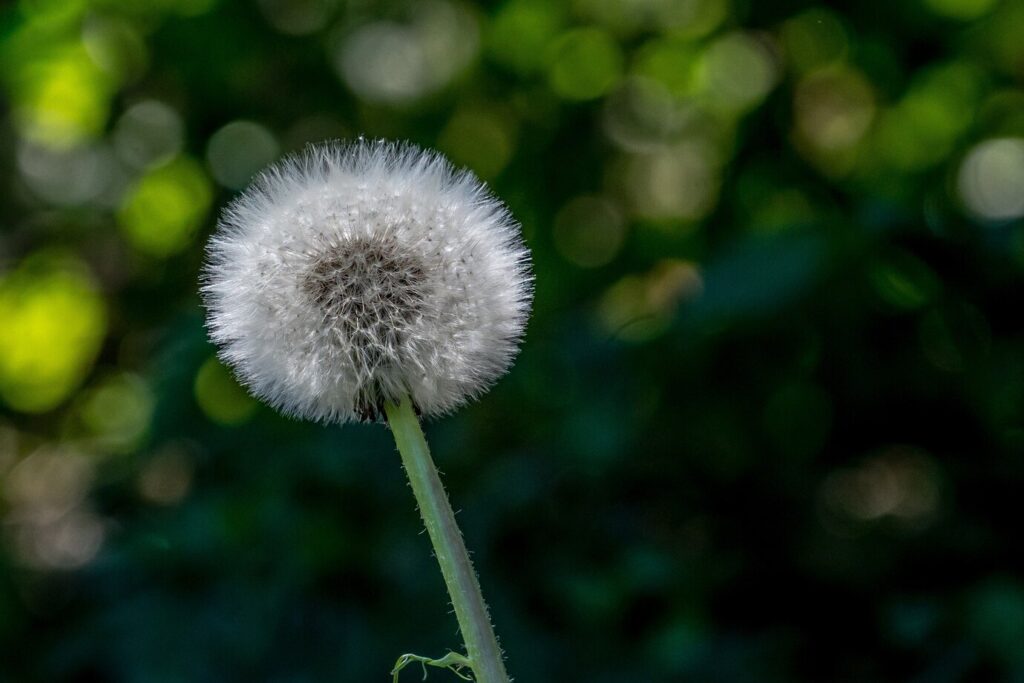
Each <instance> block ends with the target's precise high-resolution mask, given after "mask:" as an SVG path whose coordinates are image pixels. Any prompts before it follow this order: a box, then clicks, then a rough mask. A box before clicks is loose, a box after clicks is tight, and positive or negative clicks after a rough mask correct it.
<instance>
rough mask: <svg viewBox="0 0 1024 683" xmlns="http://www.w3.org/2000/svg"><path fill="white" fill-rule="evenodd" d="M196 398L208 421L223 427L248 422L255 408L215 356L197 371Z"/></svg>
mask: <svg viewBox="0 0 1024 683" xmlns="http://www.w3.org/2000/svg"><path fill="white" fill-rule="evenodd" d="M195 396H196V402H197V403H198V404H199V407H200V408H202V410H203V412H204V413H205V414H206V416H207V417H208V418H210V419H211V420H212V421H214V422H216V423H218V424H221V425H226V426H234V425H239V424H242V423H243V422H245V421H246V420H248V419H249V418H250V417H252V414H253V412H254V411H255V410H256V405H257V404H256V401H255V400H254V399H253V398H252V397H251V396H249V394H248V393H246V391H245V389H243V388H242V387H241V386H240V385H239V384H238V382H237V381H236V380H235V378H234V375H232V374H231V372H229V371H228V369H227V368H226V367H224V366H223V365H222V364H221V362H220V361H219V360H217V357H216V356H212V357H210V358H209V359H208V360H207V361H206V362H205V363H203V365H202V367H200V368H199V373H198V374H197V375H196V382H195Z"/></svg>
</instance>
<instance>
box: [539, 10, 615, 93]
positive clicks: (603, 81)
mask: <svg viewBox="0 0 1024 683" xmlns="http://www.w3.org/2000/svg"><path fill="white" fill-rule="evenodd" d="M621 75H622V52H621V50H620V49H619V45H618V43H616V42H615V40H614V39H613V38H612V37H611V36H610V35H608V33H606V32H605V31H602V30H601V29H598V28H592V27H591V28H579V29H575V30H572V31H569V32H567V33H564V34H562V35H561V36H560V37H559V38H558V40H557V41H556V42H555V43H554V45H553V46H552V48H551V66H550V71H549V74H548V76H549V82H550V83H551V88H552V89H553V90H554V91H555V92H556V93H557V94H558V95H560V96H561V97H564V98H566V99H570V100H590V99H594V98H595V97H600V96H601V95H604V94H605V93H607V92H608V91H609V90H611V89H612V87H614V85H615V83H616V82H618V80H619V78H620V76H621Z"/></svg>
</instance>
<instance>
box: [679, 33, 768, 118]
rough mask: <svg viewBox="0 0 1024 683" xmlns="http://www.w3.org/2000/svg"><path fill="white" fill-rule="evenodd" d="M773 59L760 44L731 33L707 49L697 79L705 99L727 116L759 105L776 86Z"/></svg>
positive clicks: (747, 37) (749, 37)
mask: <svg viewBox="0 0 1024 683" xmlns="http://www.w3.org/2000/svg"><path fill="white" fill-rule="evenodd" d="M777 75H778V74H777V73H776V64H775V57H774V55H772V53H771V52H770V51H769V49H768V47H767V46H766V45H765V44H764V42H762V41H761V40H759V39H757V38H754V37H752V36H750V35H747V34H744V33H731V34H729V35H726V36H723V37H722V38H719V39H718V40H716V41H715V42H714V43H712V44H711V46H710V47H708V50H707V52H705V53H704V55H703V56H702V58H701V63H700V65H699V69H698V79H699V82H700V86H701V91H702V93H703V95H704V97H705V98H706V99H707V100H708V101H709V102H710V103H712V104H713V105H715V106H717V107H720V108H722V109H723V110H725V111H727V112H742V111H744V110H747V109H749V108H751V107H753V106H754V105H756V104H758V103H759V102H760V101H761V100H762V99H763V98H764V97H765V95H767V94H768V92H769V91H770V90H771V89H772V87H773V86H774V85H775V80H776V78H777Z"/></svg>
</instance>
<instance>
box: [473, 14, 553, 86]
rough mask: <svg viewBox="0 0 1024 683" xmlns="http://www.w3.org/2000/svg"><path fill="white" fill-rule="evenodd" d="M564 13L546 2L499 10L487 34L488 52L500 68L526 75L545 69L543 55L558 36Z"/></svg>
mask: <svg viewBox="0 0 1024 683" xmlns="http://www.w3.org/2000/svg"><path fill="white" fill-rule="evenodd" d="M562 14H563V10H562V8H561V6H560V5H559V3H556V2H548V0H512V1H511V2H507V3H505V4H504V5H503V6H502V7H501V9H499V10H498V13H497V15H495V17H494V19H493V20H492V21H491V23H490V27H489V32H488V34H487V40H486V43H487V49H488V52H489V53H490V54H491V55H492V56H493V57H494V59H495V60H496V61H498V62H499V63H500V64H502V65H504V66H506V67H508V68H510V69H512V70H514V71H517V72H519V73H521V74H528V73H532V72H534V71H537V70H539V69H540V68H542V67H543V66H544V54H545V52H546V50H547V49H548V46H549V45H550V44H551V42H552V41H553V40H554V38H555V37H556V36H557V35H558V29H559V27H560V26H561V24H562Z"/></svg>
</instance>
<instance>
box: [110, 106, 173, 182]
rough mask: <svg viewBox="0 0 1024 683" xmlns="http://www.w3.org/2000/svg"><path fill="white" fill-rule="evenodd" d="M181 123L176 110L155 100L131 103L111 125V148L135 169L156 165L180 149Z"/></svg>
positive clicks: (162, 162) (164, 161)
mask: <svg viewBox="0 0 1024 683" xmlns="http://www.w3.org/2000/svg"><path fill="white" fill-rule="evenodd" d="M184 137H185V126H184V124H183V123H182V121H181V116H179V115H178V112H177V111H175V110H174V109H172V108H171V107H169V106H168V105H166V104H164V103H163V102H160V101H158V100H144V101H142V102H139V103H137V104H133V105H132V106H131V107H130V108H129V109H128V110H127V111H126V112H125V113H124V114H122V115H121V118H119V119H118V121H117V124H116V126H115V127H114V135H113V140H114V149H115V150H117V155H118V157H120V159H121V160H122V161H124V162H125V163H126V164H128V165H130V166H134V167H135V168H152V167H155V166H160V165H161V164H164V163H166V162H168V161H170V160H171V159H173V158H174V157H175V156H177V155H178V152H180V151H181V147H182V144H183V141H184Z"/></svg>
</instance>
